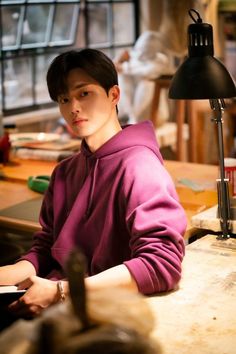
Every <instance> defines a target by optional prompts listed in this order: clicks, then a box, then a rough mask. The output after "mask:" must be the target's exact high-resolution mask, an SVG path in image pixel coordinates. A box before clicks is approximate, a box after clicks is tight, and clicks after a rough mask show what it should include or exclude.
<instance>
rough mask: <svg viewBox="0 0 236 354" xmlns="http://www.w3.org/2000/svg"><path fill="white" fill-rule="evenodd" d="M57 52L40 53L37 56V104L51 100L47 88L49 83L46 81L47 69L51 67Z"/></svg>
mask: <svg viewBox="0 0 236 354" xmlns="http://www.w3.org/2000/svg"><path fill="white" fill-rule="evenodd" d="M56 55H57V53H54V54H48V55H47V54H45V55H39V56H38V57H37V58H36V86H35V90H36V103H37V104H42V103H46V102H49V101H51V99H50V97H49V94H48V89H47V83H46V74H47V70H48V68H49V65H50V63H51V62H52V60H53V59H54V58H55V56H56Z"/></svg>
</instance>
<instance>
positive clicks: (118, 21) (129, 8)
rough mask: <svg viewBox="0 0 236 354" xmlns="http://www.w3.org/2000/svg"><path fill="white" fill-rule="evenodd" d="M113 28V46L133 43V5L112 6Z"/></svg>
mask: <svg viewBox="0 0 236 354" xmlns="http://www.w3.org/2000/svg"><path fill="white" fill-rule="evenodd" d="M124 23H125V26H124ZM113 26H114V27H113V28H114V44H123V43H131V42H133V41H134V37H135V34H134V7H133V4H113Z"/></svg>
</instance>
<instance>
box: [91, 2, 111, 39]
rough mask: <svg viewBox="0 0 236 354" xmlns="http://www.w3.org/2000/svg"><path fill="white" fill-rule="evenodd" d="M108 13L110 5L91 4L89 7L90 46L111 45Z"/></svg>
mask: <svg viewBox="0 0 236 354" xmlns="http://www.w3.org/2000/svg"><path fill="white" fill-rule="evenodd" d="M108 11H109V6H108V4H96V5H92V4H90V5H89V6H88V27H89V29H88V42H89V44H92V45H93V44H105V43H109V35H108V28H109V27H108Z"/></svg>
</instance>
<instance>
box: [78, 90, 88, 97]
mask: <svg viewBox="0 0 236 354" xmlns="http://www.w3.org/2000/svg"><path fill="white" fill-rule="evenodd" d="M88 94H89V93H88V91H83V92H81V94H80V96H81V97H86V96H88Z"/></svg>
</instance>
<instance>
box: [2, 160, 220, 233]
mask: <svg viewBox="0 0 236 354" xmlns="http://www.w3.org/2000/svg"><path fill="white" fill-rule="evenodd" d="M55 165H56V163H55V162H48V161H34V160H20V159H13V160H11V161H10V163H9V164H7V165H5V166H3V167H1V168H0V175H1V178H2V180H1V181H0V187H1V188H0V190H1V192H0V197H1V199H0V210H1V209H5V208H7V207H10V206H13V205H15V204H17V203H20V202H24V201H27V200H30V199H32V198H36V197H37V196H39V194H37V193H34V192H32V191H30V190H29V189H28V188H27V186H26V181H27V179H28V177H29V176H30V175H34V176H36V175H42V174H43V175H51V173H52V170H53V169H54V167H55ZM165 167H166V169H167V170H168V172H169V173H170V175H171V176H172V178H173V180H174V182H175V185H176V189H177V192H178V195H179V198H180V202H181V204H182V205H183V207H184V209H185V211H186V214H187V217H188V220H189V226H188V231H187V233H186V238H188V237H189V235H190V233H191V232H192V230H193V228H192V226H191V224H190V219H191V217H192V216H193V215H195V214H197V213H199V212H200V211H202V210H204V209H206V208H208V207H210V206H212V205H214V204H216V202H217V200H216V188H215V180H216V178H217V175H218V167H217V166H213V165H201V164H195V163H188V162H178V161H165ZM183 180H184V181H185V183H186V181H190V182H191V181H194V182H197V183H198V184H199V185H200V186H203V190H202V191H195V190H193V189H192V188H191V186H190V187H189V185H186V184H183V183H182V182H181V181H183ZM209 183H210V184H209ZM11 221H12V220H11V218H10V219H6V218H5V217H4V218H3V217H1V216H0V224H2V223H3V222H4V225H6V223H7V224H9V225H10V224H11ZM16 222H17V220H14V225H15V227H17V223H16ZM24 223H25V225H26V227H27V223H28V221H27V220H26V221H25V222H22V220H21V221H20V225H21V226H23V225H24ZM28 226H29V224H28ZM30 228H32V230H33V231H35V230H37V229H38V228H39V224H38V223H37V222H36V223H33V224H32V222H31V223H30Z"/></svg>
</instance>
